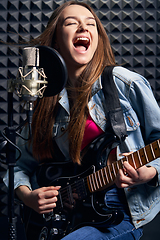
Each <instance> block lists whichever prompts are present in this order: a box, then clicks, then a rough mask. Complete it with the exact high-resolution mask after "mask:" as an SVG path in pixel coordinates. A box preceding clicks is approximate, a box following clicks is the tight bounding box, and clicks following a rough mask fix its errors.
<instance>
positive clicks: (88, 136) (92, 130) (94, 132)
mask: <svg viewBox="0 0 160 240" xmlns="http://www.w3.org/2000/svg"><path fill="white" fill-rule="evenodd" d="M102 133H103V130H102V129H101V128H100V127H99V126H97V125H96V124H95V122H94V121H93V120H92V118H91V117H90V116H88V118H87V121H86V126H85V131H84V137H83V141H82V147H81V149H83V148H85V147H86V146H87V145H88V144H89V143H91V142H92V141H93V140H94V139H95V138H96V137H98V136H99V135H100V134H102Z"/></svg>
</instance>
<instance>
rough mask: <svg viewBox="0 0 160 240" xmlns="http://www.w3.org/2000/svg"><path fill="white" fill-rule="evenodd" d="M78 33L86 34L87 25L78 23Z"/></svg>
mask: <svg viewBox="0 0 160 240" xmlns="http://www.w3.org/2000/svg"><path fill="white" fill-rule="evenodd" d="M78 31H79V32H86V31H87V32H88V29H87V25H86V24H85V23H80V24H79V26H78Z"/></svg>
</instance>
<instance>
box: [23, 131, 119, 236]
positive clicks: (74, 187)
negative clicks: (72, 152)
mask: <svg viewBox="0 0 160 240" xmlns="http://www.w3.org/2000/svg"><path fill="white" fill-rule="evenodd" d="M109 136H110V135H109ZM104 138H105V141H104V139H102V137H101V138H99V140H96V141H97V142H98V145H97V144H95V143H93V145H92V147H91V146H90V148H89V150H87V154H86V155H85V157H84V158H83V161H82V164H81V165H80V166H79V165H76V164H73V162H54V163H45V164H42V165H41V166H40V167H39V169H38V170H37V180H38V184H39V185H40V187H43V186H61V189H60V191H59V196H58V201H57V204H56V208H55V209H54V214H53V216H49V215H45V218H44V217H43V216H41V215H39V214H38V213H36V212H34V211H33V210H31V215H30V220H29V221H28V231H27V235H28V236H27V238H28V239H29V240H32V239H34V240H40V239H43V240H51V239H53V240H58V239H61V238H62V237H64V236H65V235H67V234H69V233H70V232H72V231H74V230H75V229H77V228H80V227H82V226H89V225H90V226H95V227H97V228H107V227H111V226H113V225H117V224H119V223H120V222H121V221H122V220H123V213H122V212H121V211H111V212H108V211H107V210H105V204H104V194H105V192H104V191H98V192H96V193H91V192H90V190H89V188H88V183H87V181H88V178H87V177H88V176H89V175H91V174H93V173H95V172H96V171H97V170H98V169H101V168H102V167H104V165H106V160H107V158H106V155H108V153H109V152H110V151H111V150H112V147H111V145H112V144H113V142H115V138H112V139H111V138H109V137H108V136H107V137H106V135H105V136H104ZM106 141H107V142H108V145H107V144H106ZM104 142H105V151H104V147H102V144H103V145H104ZM106 145H107V147H106ZM97 148H98V149H100V150H101V151H100V152H98V151H97ZM101 148H102V149H103V151H102V149H101ZM91 155H92V156H91ZM92 157H94V158H92ZM97 158H98V160H97ZM86 169H87V170H86ZM33 229H34V230H35V234H33ZM30 233H31V235H30ZM33 235H34V237H33ZM32 237H33V238H32Z"/></svg>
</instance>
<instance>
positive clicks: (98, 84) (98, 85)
mask: <svg viewBox="0 0 160 240" xmlns="http://www.w3.org/2000/svg"><path fill="white" fill-rule="evenodd" d="M100 89H102V81H101V76H100V77H99V78H98V79H97V80H96V81H95V83H94V84H93V86H92V92H91V93H92V97H93V96H94V95H95V94H96V93H97V92H98V91H99V90H100ZM59 103H60V104H61V106H62V107H63V108H64V109H65V110H66V111H67V113H68V114H69V113H70V110H69V101H68V94H67V90H66V88H64V89H63V90H62V91H61V92H60V94H59Z"/></svg>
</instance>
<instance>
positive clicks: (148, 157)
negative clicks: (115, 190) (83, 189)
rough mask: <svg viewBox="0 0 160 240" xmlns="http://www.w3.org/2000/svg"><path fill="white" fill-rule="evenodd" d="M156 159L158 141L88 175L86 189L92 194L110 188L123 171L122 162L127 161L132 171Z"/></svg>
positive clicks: (158, 154) (159, 151)
mask: <svg viewBox="0 0 160 240" xmlns="http://www.w3.org/2000/svg"><path fill="white" fill-rule="evenodd" d="M158 157H160V139H159V140H156V141H155V142H153V143H151V144H149V145H147V146H145V147H144V148H141V149H140V150H138V151H136V152H134V153H131V154H129V155H128V156H125V157H123V158H122V159H120V160H118V161H116V162H114V163H112V164H111V165H107V166H106V167H104V168H102V169H100V170H98V171H96V172H94V173H92V174H90V175H89V176H88V177H87V185H88V189H89V191H90V192H92V193H93V192H96V191H100V190H103V189H105V188H107V187H109V186H111V185H112V184H113V183H114V181H115V178H116V176H117V174H118V171H119V169H123V162H124V161H127V162H128V163H129V164H130V165H131V166H132V167H133V168H134V169H138V168H140V167H142V166H144V165H146V164H147V163H149V162H151V161H153V160H155V159H156V158H158Z"/></svg>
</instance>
